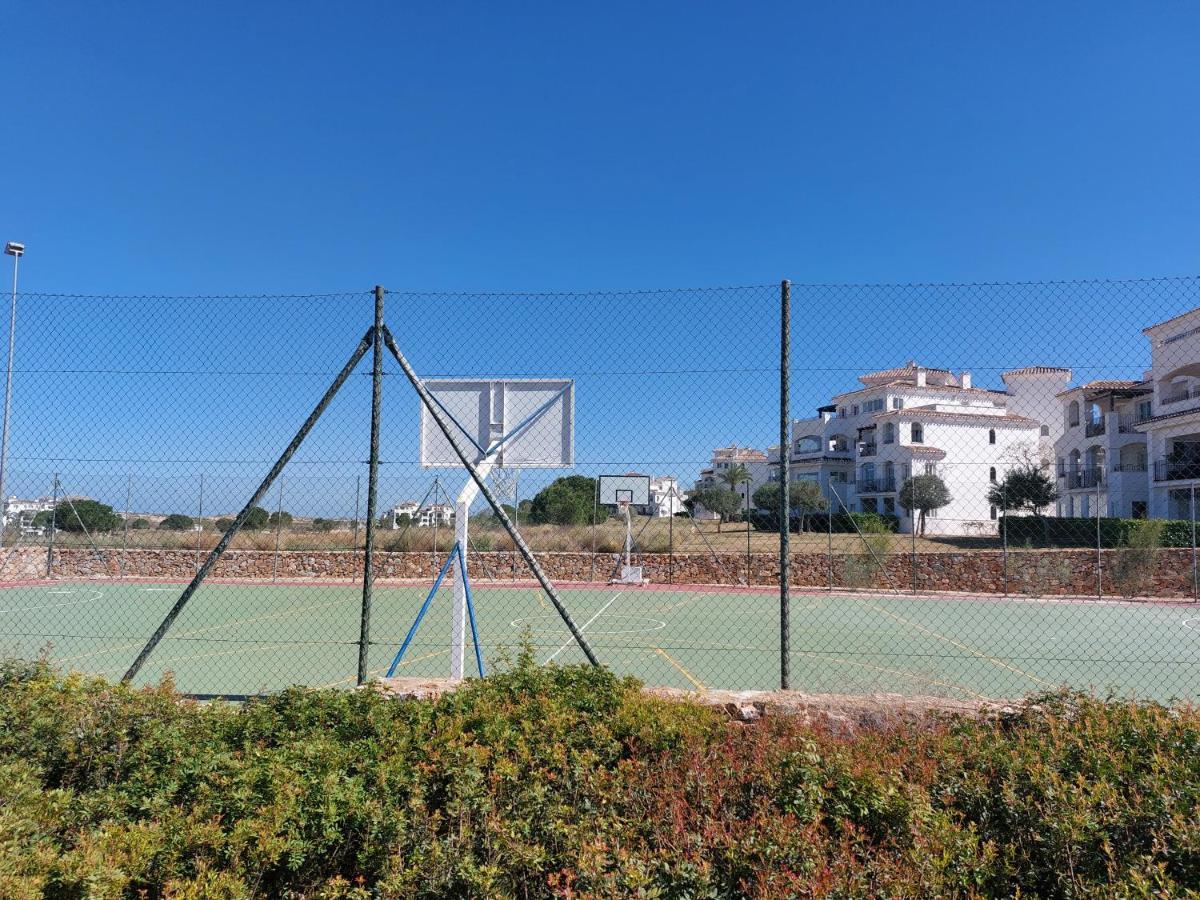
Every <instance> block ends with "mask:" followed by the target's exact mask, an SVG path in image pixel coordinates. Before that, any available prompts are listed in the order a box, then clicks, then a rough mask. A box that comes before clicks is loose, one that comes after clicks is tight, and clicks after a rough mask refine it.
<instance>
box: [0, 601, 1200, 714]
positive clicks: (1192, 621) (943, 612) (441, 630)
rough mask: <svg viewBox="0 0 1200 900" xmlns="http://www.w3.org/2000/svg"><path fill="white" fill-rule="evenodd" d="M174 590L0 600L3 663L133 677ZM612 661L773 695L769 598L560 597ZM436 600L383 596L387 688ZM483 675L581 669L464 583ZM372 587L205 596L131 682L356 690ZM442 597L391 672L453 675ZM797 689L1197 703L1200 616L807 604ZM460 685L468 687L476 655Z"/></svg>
mask: <svg viewBox="0 0 1200 900" xmlns="http://www.w3.org/2000/svg"><path fill="white" fill-rule="evenodd" d="M182 589H183V585H182V584H164V583H147V582H132V581H116V580H106V581H63V582H37V583H26V584H13V585H9V586H6V587H3V588H0V653H2V654H3V655H4V656H20V657H31V656H36V655H39V654H42V655H45V656H47V657H48V658H49V659H50V660H52V661H53V662H54V663H55V664H56V665H58V666H61V667H62V668H65V669H72V670H78V671H81V672H87V673H94V674H99V675H104V676H106V677H108V678H112V679H117V678H119V677H121V675H122V674H124V672H125V669H126V667H128V665H129V664H130V662H131V661H132V660H133V658H134V657H135V655H136V654H137V653H138V651H139V650H140V649H141V648H142V646H143V645H144V644H145V642H146V640H147V639H148V638H149V636H150V635H151V634H152V633H153V631H154V629H155V628H156V627H157V626H158V624H159V622H161V621H162V618H163V616H164V615H165V614H166V612H167V610H168V609H169V608H170V607H171V605H172V604H173V603H174V602H175V600H176V599H177V598H178V596H179V594H180V592H181V591H182ZM559 590H560V596H561V598H562V600H563V602H564V604H565V605H566V606H567V608H568V609H569V610H570V612H571V615H572V616H573V618H574V620H575V622H576V623H577V625H579V626H580V628H581V629H582V630H583V632H584V633H585V635H586V636H587V638H588V640H589V641H590V643H591V644H592V647H593V649H594V650H595V653H596V655H597V657H598V658H599V659H600V661H601V662H602V663H604V664H605V665H607V666H609V667H610V668H612V669H613V670H614V671H616V672H618V673H620V674H628V675H634V676H636V677H638V678H639V679H641V680H642V681H644V682H646V683H647V684H650V685H661V686H670V687H676V688H683V689H701V688H725V689H773V688H776V687H778V685H779V672H780V655H779V638H780V635H779V596H778V592H777V590H774V589H747V588H741V589H738V588H719V587H708V586H679V585H675V586H670V585H654V586H626V585H612V586H607V585H604V586H602V585H595V584H590V585H586V586H581V585H575V586H570V585H568V586H562V587H560V588H559ZM428 592H429V586H428V585H416V584H412V583H406V584H395V583H387V582H381V583H377V584H376V588H375V593H374V601H373V610H372V617H371V643H370V652H369V660H370V668H371V672H372V674H373V675H382V674H383V673H384V672H386V670H387V668H388V666H389V664H390V663H391V662H392V659H393V657H394V655H395V654H396V652H397V650H398V649H399V647H400V645H401V643H402V642H403V640H404V638H405V635H406V634H407V632H408V630H409V628H410V626H411V625H412V623H413V621H414V619H415V618H416V616H417V612H418V611H419V609H420V607H421V605H422V603H423V602H424V600H425V598H426V596H427V594H428ZM473 598H474V609H475V616H476V621H477V625H478V632H479V636H480V642H481V645H482V651H483V656H484V660H485V663H486V664H487V665H497V664H502V661H503V659H504V657H505V656H506V655H507V656H509V657H511V656H513V655H514V654H515V653H516V651H517V649H518V648H519V646H520V644H521V642H522V640H523V639H528V640H529V641H531V642H532V644H533V646H534V647H535V649H536V653H537V656H538V660H539V662H553V663H560V664H570V663H580V662H582V661H583V660H584V657H583V654H582V653H581V652H580V650H579V648H578V647H577V646H576V645H575V644H574V642H573V641H572V639H571V636H570V634H569V632H568V631H567V629H566V627H565V625H564V624H563V622H562V621H561V619H560V618H559V616H558V615H557V613H556V612H555V610H554V608H553V606H551V604H550V603H549V601H548V600H547V598H546V596H545V594H544V593H543V592H542V591H541V589H540V588H538V587H537V586H536V585H533V584H528V585H526V584H517V583H512V582H505V583H488V582H479V583H475V584H473ZM360 608H361V586H360V585H357V584H352V583H348V582H345V583H332V582H320V581H313V582H304V583H287V584H283V583H250V582H237V583H233V582H209V583H206V584H204V585H203V586H202V587H201V588H200V589H199V590H198V591H197V593H196V594H195V595H194V597H193V598H192V600H191V602H190V603H189V604H188V605H187V606H186V607H185V608H184V610H183V612H182V613H181V615H180V616H179V618H178V619H177V620H176V622H175V623H174V626H173V628H172V629H171V630H170V631H169V632H168V633H167V636H166V637H165V638H164V639H163V641H162V643H161V644H159V646H158V647H157V649H156V650H155V651H154V653H153V654H152V655H151V656H150V658H149V660H148V662H147V663H146V665H145V667H144V668H143V670H142V671H141V673H140V674H139V676H138V679H137V680H138V682H139V683H147V682H152V681H157V680H159V679H161V678H162V677H164V676H165V675H166V674H167V673H171V675H172V676H173V678H174V680H175V684H176V686H177V688H178V689H179V690H181V691H184V692H187V693H194V694H231V695H241V694H257V693H263V692H270V691H275V690H279V689H281V688H284V687H287V686H289V685H295V684H303V685H308V686H313V687H322V686H330V687H349V686H352V685H353V684H354V681H355V677H354V676H355V670H356V664H357V659H358V640H359V621H360ZM450 619H451V590H450V589H449V588H448V587H446V586H443V587H442V588H441V589H440V590H439V592H438V594H437V595H436V596H435V597H434V598H433V601H432V603H431V604H430V607H429V611H428V614H427V615H426V616H425V618H424V620H423V622H422V623H421V626H420V628H419V630H418V631H417V632H416V634H415V636H414V639H413V641H412V643H411V646H410V647H409V649H408V651H407V653H406V655H405V657H404V659H403V660H402V661H401V663H400V665H399V666H398V668H397V672H396V674H397V675H405V676H422V677H440V676H446V675H447V674H448V673H449V655H450V650H449V644H450ZM790 633H791V659H790V661H791V678H792V687H794V688H796V689H798V690H803V691H808V692H832V693H864V692H889V693H898V694H904V695H933V696H943V697H952V698H960V699H970V698H1013V697H1020V696H1024V695H1027V694H1029V693H1032V692H1037V691H1042V690H1048V689H1052V688H1056V687H1059V686H1062V685H1070V686H1072V687H1076V688H1081V689H1088V690H1092V691H1095V692H1097V693H1107V692H1109V691H1115V692H1117V693H1120V694H1132V695H1136V696H1139V697H1143V698H1153V699H1158V700H1164V701H1165V700H1172V699H1184V700H1188V699H1195V698H1196V697H1197V696H1200V665H1198V664H1200V608H1198V607H1197V606H1196V605H1194V604H1190V603H1182V602H1177V603H1169V602H1163V603H1147V602H1121V601H1103V602H1100V601H1095V600H1091V601H1082V600H1061V599H1058V600H1044V599H1043V600H1037V599H1028V598H1003V597H990V598H962V597H956V598H946V597H921V596H911V595H908V596H905V595H899V594H892V595H866V594H857V595H856V594H847V593H823V592H809V593H803V592H801V591H800V590H797V591H796V592H795V593H793V595H792V598H791V632H790ZM466 665H467V671H468V672H470V673H474V671H475V668H474V655H473V653H472V652H471V649H470V644H469V643H468V647H467V655H466Z"/></svg>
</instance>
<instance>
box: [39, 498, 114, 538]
mask: <svg viewBox="0 0 1200 900" xmlns="http://www.w3.org/2000/svg"><path fill="white" fill-rule="evenodd" d="M122 521H124V520H123V519H122V518H121V517H120V516H119V515H117V513H116V511H115V510H114V509H113V508H112V507H111V506H109V505H108V504H107V503H101V502H100V501H99V500H64V501H63V502H62V503H60V504H58V506H56V507H55V508H54V524H55V526H56V527H58V528H61V529H62V530H63V531H76V532H82V531H87V532H89V533H92V534H96V533H98V532H104V531H115V530H116V529H117V528H119V527H120V525H121V523H122Z"/></svg>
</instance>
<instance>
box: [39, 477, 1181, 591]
mask: <svg viewBox="0 0 1200 900" xmlns="http://www.w3.org/2000/svg"><path fill="white" fill-rule="evenodd" d="M52 493H53V499H52V500H50V538H49V540H48V541H47V542H46V577H47V578H49V577H50V575H52V574H53V571H54V533H55V532H56V530H59V473H56V472H55V473H54V487H53V491H52ZM1193 532H1194V529H1193ZM1192 544H1193V545H1194V544H1195V541H1194V540H1193V541H1192Z"/></svg>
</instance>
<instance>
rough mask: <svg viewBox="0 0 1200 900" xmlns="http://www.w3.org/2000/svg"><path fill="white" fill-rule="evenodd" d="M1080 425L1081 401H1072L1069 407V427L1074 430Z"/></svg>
mask: <svg viewBox="0 0 1200 900" xmlns="http://www.w3.org/2000/svg"><path fill="white" fill-rule="evenodd" d="M1078 424H1079V401H1078V400H1072V401H1071V405H1070V406H1068V407H1067V427H1068V428H1074V427H1075V426H1076V425H1078Z"/></svg>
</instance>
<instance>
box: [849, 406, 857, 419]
mask: <svg viewBox="0 0 1200 900" xmlns="http://www.w3.org/2000/svg"><path fill="white" fill-rule="evenodd" d="M850 415H852V416H857V415H858V404H857V403H855V404H854V405H853V406H852V407H850Z"/></svg>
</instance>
